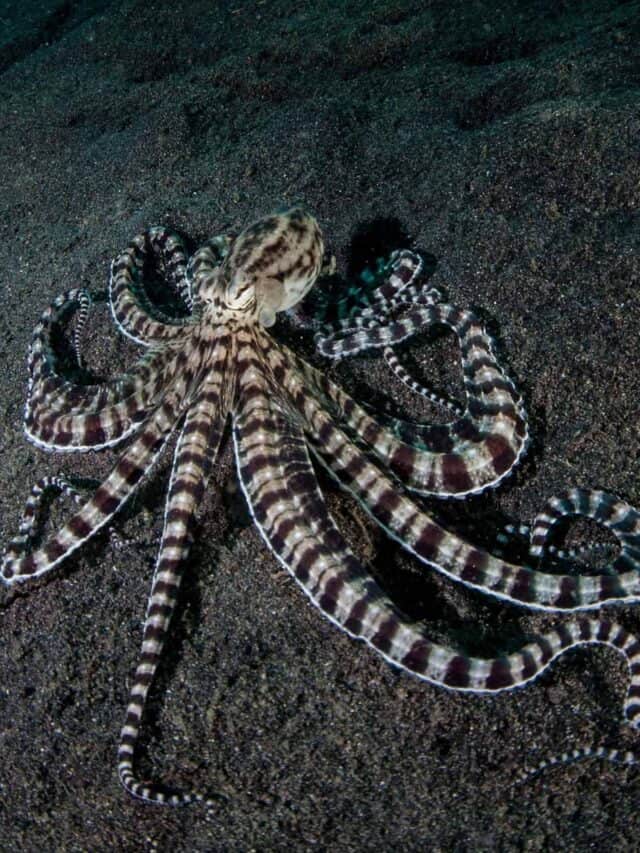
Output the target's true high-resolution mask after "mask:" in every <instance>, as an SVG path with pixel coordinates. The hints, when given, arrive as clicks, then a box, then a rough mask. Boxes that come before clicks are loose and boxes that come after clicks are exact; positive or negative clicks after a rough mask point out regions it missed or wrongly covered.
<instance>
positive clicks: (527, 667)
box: [233, 391, 640, 722]
mask: <svg viewBox="0 0 640 853" xmlns="http://www.w3.org/2000/svg"><path fill="white" fill-rule="evenodd" d="M257 432H258V433H260V434H262V435H264V436H269V438H268V439H267V440H265V439H263V440H261V441H257V440H256V433H257ZM233 435H234V446H235V453H236V460H237V468H238V476H239V478H240V482H241V484H242V488H243V491H244V493H245V495H246V497H247V501H248V503H249V506H250V509H251V513H252V516H253V519H254V521H255V523H256V525H257V527H258V529H259V530H260V533H261V534H262V536H263V538H264V540H265V542H266V543H267V545H268V546H269V547H270V549H271V550H272V551H273V553H274V554H275V556H276V557H277V558H278V560H279V561H280V562H281V563H282V565H283V566H284V567H285V568H286V569H287V570H288V571H289V572H290V573H291V574H292V575H293V577H294V578H295V579H296V581H297V582H298V583H299V584H300V585H301V586H302V588H303V589H304V591H305V593H306V594H307V596H308V597H309V598H310V600H311V601H312V602H313V604H315V605H316V607H318V608H319V609H320V610H321V611H322V613H323V614H324V615H325V616H326V617H327V618H329V619H330V620H331V621H332V622H333V623H334V624H336V625H337V626H338V627H340V628H342V629H343V630H344V631H346V632H347V633H349V634H350V635H351V636H353V637H355V638H359V639H362V640H364V641H365V642H366V643H367V644H368V645H369V646H370V647H372V648H373V649H374V650H375V651H376V652H378V653H379V654H381V655H382V656H383V657H385V658H386V659H387V660H388V661H389V662H390V663H392V664H394V665H395V666H397V667H400V668H401V669H404V670H407V671H409V672H411V673H412V674H414V675H417V676H418V677H419V678H421V679H424V680H425V681H429V682H431V683H433V684H436V685H438V686H443V687H447V688H450V689H452V690H460V691H468V692H477V693H484V692H499V691H503V690H509V689H512V688H515V687H518V686H520V685H523V684H526V683H527V682H529V681H531V680H532V679H533V678H535V677H536V676H537V675H539V674H540V673H541V672H543V671H544V670H545V669H546V668H547V667H548V666H549V665H550V664H551V662H552V661H553V660H555V658H557V657H558V656H559V655H561V654H563V653H564V652H565V651H567V650H568V649H570V648H573V647H575V646H579V645H583V644H586V643H603V644H606V645H608V646H611V647H613V648H615V649H616V650H617V651H618V652H620V653H621V654H622V655H623V656H625V658H626V660H627V662H628V664H629V667H630V669H632V672H633V674H632V676H631V685H630V687H629V694H628V697H627V702H626V705H625V709H626V712H627V717H628V718H629V719H630V721H632V722H636V721H638V719H639V715H640V709H638V708H637V707H636V705H635V704H634V700H633V696H634V695H635V693H636V692H637V690H638V687H639V686H640V672H639V673H636V672H635V667H633V668H632V663H633V662H635V661H637V660H638V659H639V658H640V644H639V643H638V642H637V641H636V640H635V638H634V637H633V636H632V635H630V634H628V633H627V632H626V631H625V630H624V629H623V628H621V627H620V626H619V625H616V624H615V623H611V622H608V621H606V620H599V619H591V618H586V617H585V618H580V619H574V620H573V621H569V622H567V623H564V624H561V625H560V626H558V627H557V628H556V629H554V630H551V631H549V632H548V633H546V634H542V635H540V636H537V637H533V638H532V639H531V640H530V641H529V642H528V643H527V644H526V645H524V646H523V647H522V648H521V649H520V650H519V651H517V652H514V653H512V654H508V655H506V654H505V655H500V656H498V657H495V658H478V657H471V656H468V655H466V654H464V653H463V652H460V651H458V650H454V649H452V648H447V647H445V646H443V645H440V644H438V643H435V642H433V641H431V640H430V639H429V637H428V636H427V634H426V632H425V630H424V628H423V627H422V626H421V625H420V624H416V623H411V622H409V621H407V620H406V619H404V618H403V617H402V615H401V614H400V612H399V611H398V609H397V608H396V607H395V606H394V605H393V603H392V602H391V601H390V599H389V598H388V597H387V596H386V594H385V593H384V592H383V591H382V589H381V588H380V587H379V585H378V584H377V583H376V582H375V580H373V578H372V577H371V576H370V574H369V573H368V572H367V570H366V569H365V568H364V567H363V566H362V565H361V564H360V562H359V561H358V560H357V558H356V557H355V556H354V554H353V553H352V552H351V550H350V549H349V547H348V545H347V544H346V542H345V541H344V538H343V537H342V534H341V533H340V531H339V529H338V527H337V526H336V524H335V522H334V520H333V518H332V517H331V515H330V513H329V512H328V510H327V507H326V504H325V501H324V498H323V495H322V493H321V491H320V488H319V486H318V483H317V479H316V475H315V472H314V469H313V466H312V464H311V461H310V458H309V454H308V451H307V446H306V439H305V436H304V433H303V432H302V430H301V429H300V428H299V427H298V426H297V425H296V424H295V422H294V421H293V420H292V419H291V417H290V416H287V414H286V413H285V412H284V411H283V410H282V409H281V408H280V407H279V406H278V405H277V404H276V403H274V401H273V397H272V396H270V395H269V393H268V392H267V391H265V393H264V395H263V396H262V397H260V398H259V397H257V396H256V395H254V396H253V397H252V399H251V403H250V405H249V406H245V407H244V408H243V407H241V408H240V409H239V411H238V412H237V414H236V416H235V418H234V429H233Z"/></svg>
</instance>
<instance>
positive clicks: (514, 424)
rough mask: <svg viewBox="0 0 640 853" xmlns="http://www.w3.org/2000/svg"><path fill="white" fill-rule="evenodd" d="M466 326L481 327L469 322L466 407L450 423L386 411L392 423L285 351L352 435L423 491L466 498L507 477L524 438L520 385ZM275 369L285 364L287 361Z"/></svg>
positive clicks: (521, 450)
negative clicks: (427, 422)
mask: <svg viewBox="0 0 640 853" xmlns="http://www.w3.org/2000/svg"><path fill="white" fill-rule="evenodd" d="M439 307H440V306H438V308H439ZM465 313H466V312H465ZM471 328H475V329H477V328H479V327H477V326H474V327H470V330H469V334H470V335H471V337H470V338H469V340H468V342H467V343H466V345H465V346H466V356H465V362H466V364H465V371H466V374H467V375H466V376H465V382H466V384H467V393H468V395H469V406H468V411H467V413H466V414H465V415H464V416H463V417H461V418H458V419H457V420H456V421H454V422H453V423H451V424H442V425H437V426H427V425H419V424H409V423H407V422H400V421H398V420H397V419H390V420H391V421H392V424H391V426H392V428H391V429H390V428H388V427H387V426H385V424H384V423H381V420H382V419H381V418H380V417H378V416H376V418H374V417H372V415H371V414H369V412H367V411H366V410H365V408H364V407H363V406H361V405H360V404H359V403H357V402H356V401H355V400H354V399H353V398H352V397H351V396H350V395H349V394H347V393H346V392H345V391H343V390H342V389H341V388H340V387H339V386H337V385H335V384H334V383H333V382H332V381H331V380H330V379H329V378H328V376H327V375H326V374H325V373H323V372H322V371H319V370H316V369H315V368H313V367H311V366H310V365H309V364H307V363H306V362H304V361H303V360H302V359H299V358H297V357H296V356H295V355H294V354H293V353H290V352H288V351H287V359H288V360H291V361H293V363H295V365H296V367H297V370H298V372H299V374H301V375H302V376H303V377H304V380H305V382H306V383H307V385H308V386H310V387H311V388H312V389H313V390H314V392H316V391H317V392H318V394H319V395H320V397H321V399H322V400H323V401H324V402H325V404H326V405H327V407H328V408H329V410H330V411H331V412H332V415H333V416H334V417H335V418H336V419H341V420H342V422H343V424H344V425H345V427H346V428H347V430H348V431H349V433H350V434H351V435H352V436H353V437H354V438H355V439H356V440H358V441H363V442H365V444H366V445H367V446H368V447H369V448H371V450H372V451H373V453H374V454H375V455H376V457H377V458H378V459H379V460H380V461H381V462H382V464H384V465H385V466H386V467H387V468H388V469H389V470H390V471H392V472H393V474H395V476H396V477H398V479H400V480H401V481H402V482H403V483H404V484H405V485H406V486H407V487H408V488H409V489H411V490H412V491H415V492H418V493H420V494H425V495H427V494H428V495H434V496H437V497H457V498H463V497H466V496H467V495H471V494H478V493H480V492H482V491H484V490H485V489H487V488H489V487H495V486H496V485H497V484H498V483H500V482H501V481H502V480H503V479H504V478H505V477H507V476H508V475H509V474H510V473H511V471H512V470H513V468H514V466H515V465H516V464H517V463H518V461H519V460H520V459H521V457H522V455H523V454H524V452H525V450H526V448H527V445H528V441H529V433H528V427H527V421H526V417H525V415H524V411H523V409H522V405H521V402H520V398H519V396H518V394H517V392H516V391H515V389H514V387H513V385H512V383H511V382H510V380H509V379H508V377H506V375H505V374H504V372H503V371H501V369H500V368H499V366H498V364H497V362H496V361H495V359H494V358H493V356H492V354H491V352H490V350H487V349H486V348H485V347H484V345H480V344H479V343H476V342H475V341H476V340H477V337H478V336H477V335H475V334H474V333H472V332H471ZM481 340H482V341H483V344H484V339H481ZM277 369H278V370H280V371H282V370H283V369H284V364H283V363H281V364H280V366H279V367H278V368H277ZM400 423H402V427H403V430H404V432H405V433H407V434H406V435H405V436H401V437H398V436H397V435H396V434H395V433H396V432H397V431H398V425H399V424H400Z"/></svg>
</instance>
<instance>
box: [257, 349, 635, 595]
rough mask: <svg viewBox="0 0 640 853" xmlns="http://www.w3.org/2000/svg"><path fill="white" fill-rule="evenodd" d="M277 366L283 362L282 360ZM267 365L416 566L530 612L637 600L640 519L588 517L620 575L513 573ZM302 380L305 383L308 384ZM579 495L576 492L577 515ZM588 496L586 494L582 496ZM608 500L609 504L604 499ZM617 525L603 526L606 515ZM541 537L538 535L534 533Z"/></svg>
mask: <svg viewBox="0 0 640 853" xmlns="http://www.w3.org/2000/svg"><path fill="white" fill-rule="evenodd" d="M279 357H280V358H282V356H281V355H280V356H279ZM276 359H277V356H276V355H274V356H273V358H272V362H273V363H272V371H273V372H274V375H275V376H276V377H277V378H278V379H280V377H282V382H283V386H284V388H285V389H286V391H287V392H288V395H289V399H290V405H292V406H293V407H294V408H295V409H296V410H297V411H298V412H299V414H300V415H301V416H302V417H303V418H304V429H305V433H306V436H307V441H308V442H309V444H310V446H311V447H312V448H313V449H314V450H315V451H316V452H317V454H318V455H319V457H320V458H321V460H322V462H323V463H324V464H325V465H326V466H327V468H328V469H329V470H330V471H331V472H332V473H333V474H334V475H335V476H336V478H337V479H338V480H339V482H340V483H341V484H342V485H343V486H344V487H345V488H346V489H348V490H349V491H350V492H352V493H353V494H354V496H355V497H356V498H357V499H358V500H359V502H360V503H361V505H362V506H363V507H364V509H365V510H366V511H367V512H368V513H369V514H370V515H371V516H372V517H373V518H374V519H375V520H376V521H377V522H378V524H379V525H380V526H382V527H383V528H384V529H385V530H386V532H387V533H388V534H389V535H390V536H391V537H392V538H394V539H396V540H397V541H398V542H400V543H401V544H402V545H403V547H405V548H406V549H407V550H409V551H411V552H412V553H413V554H415V555H416V556H417V557H418V558H419V559H421V560H422V561H424V562H426V563H428V564H429V565H430V566H432V567H433V568H435V569H437V570H438V571H440V572H442V573H443V574H445V575H447V576H449V577H451V578H452V579H454V580H458V581H461V582H462V583H464V584H466V585H468V586H471V587H474V588H477V589H480V590H481V591H483V592H485V593H487V594H489V595H492V596H495V597H497V598H502V599H506V600H509V601H513V602H514V603H518V604H521V605H525V606H527V607H531V608H535V609H545V610H576V609H586V608H596V607H599V606H600V605H601V603H602V602H605V601H635V600H638V598H640V573H639V569H640V561H639V560H638V559H637V557H638V554H637V550H636V543H637V539H638V535H639V533H640V514H639V513H638V512H637V510H635V509H634V508H633V507H631V506H630V505H628V504H626V503H625V502H623V501H620V500H619V499H616V498H611V499H610V500H607V501H605V500H604V498H601V499H599V502H598V503H599V505H600V506H602V507H603V509H602V512H601V513H598V512H594V513H593V514H592V515H591V516H590V517H592V518H594V520H596V521H598V522H599V523H602V524H607V525H608V526H609V527H610V528H611V529H612V530H613V532H614V533H616V535H617V536H618V538H619V541H620V544H621V553H620V556H619V557H618V558H617V560H616V562H615V563H614V567H618V566H619V567H620V568H621V569H623V571H621V573H620V574H617V573H614V572H608V573H603V574H601V575H580V574H575V575H555V574H549V573H546V572H544V571H542V570H536V569H534V568H531V567H529V566H523V565H516V564H512V563H509V562H507V561H505V560H503V559H502V558H500V557H497V556H494V555H492V554H490V553H488V552H487V551H484V550H483V549H481V548H477V547H475V546H473V545H472V544H471V543H469V542H467V541H465V540H464V539H461V538H460V537H459V536H457V535H455V534H453V533H451V532H450V531H447V530H445V529H444V528H443V527H441V526H440V525H439V524H438V523H436V521H435V520H434V519H433V518H432V517H431V516H429V515H428V514H427V513H425V512H424V511H423V510H422V509H421V508H420V507H419V506H418V505H417V504H416V503H415V502H414V501H412V500H411V498H409V496H408V495H406V494H404V493H403V490H402V489H401V488H399V484H398V482H397V480H396V479H395V478H394V477H393V476H392V474H391V473H386V472H385V470H384V469H381V468H380V467H379V465H378V464H376V463H375V461H373V460H371V459H370V458H368V457H367V455H366V453H364V452H363V451H362V450H361V449H360V448H359V447H358V446H356V444H355V443H354V442H353V441H351V440H350V439H349V437H348V436H347V434H346V433H345V432H343V431H342V430H341V429H339V428H338V427H337V426H336V425H335V422H334V419H333V417H332V416H331V414H330V413H328V412H327V411H326V410H325V409H324V408H323V407H322V405H321V404H320V403H318V402H317V400H316V399H315V398H314V397H313V396H312V395H310V394H308V393H307V391H306V390H305V382H304V379H303V378H302V377H301V376H300V375H298V376H296V374H295V373H294V372H293V371H291V370H289V371H287V372H286V375H282V373H281V371H279V370H278V364H277V363H276ZM305 378H306V377H305ZM580 494H581V493H579V490H575V492H574V495H575V496H576V510H575V514H580V513H579V508H580V501H579V500H577V498H578V496H579V495H580ZM585 494H587V495H588V494H589V493H585ZM607 497H609V496H607ZM605 507H608V509H607V512H608V513H609V515H610V516H611V517H612V518H613V517H615V519H616V521H617V524H616V523H615V522H614V521H611V522H608V521H607V517H606V516H605V514H604V513H605V510H604V508H605ZM536 529H538V528H536Z"/></svg>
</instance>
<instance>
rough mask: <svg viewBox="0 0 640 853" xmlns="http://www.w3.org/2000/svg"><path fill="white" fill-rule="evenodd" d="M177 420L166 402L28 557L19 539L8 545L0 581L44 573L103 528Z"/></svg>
mask: <svg viewBox="0 0 640 853" xmlns="http://www.w3.org/2000/svg"><path fill="white" fill-rule="evenodd" d="M178 417H179V407H178V406H177V404H173V403H171V402H170V401H169V400H168V399H167V400H165V402H164V403H163V404H162V405H161V406H159V407H158V409H157V410H156V411H155V412H154V413H153V414H152V415H151V416H150V417H149V419H148V421H147V423H146V424H145V425H144V428H143V430H142V432H141V433H140V435H139V436H138V437H137V438H136V440H135V441H134V442H133V444H132V445H131V447H130V448H129V449H128V450H127V451H126V452H125V453H124V454H123V455H122V457H121V458H120V460H119V461H118V463H117V464H116V465H115V467H114V468H113V470H112V471H111V473H110V474H109V476H108V477H107V479H106V480H105V481H104V482H103V483H102V485H101V486H99V488H98V489H97V490H96V491H95V492H94V494H93V496H92V497H91V498H90V499H89V500H88V501H87V502H86V503H85V504H84V505H83V506H82V507H81V508H80V509H79V510H78V511H77V512H76V513H75V514H74V515H73V516H72V517H71V518H70V519H69V521H68V522H67V523H66V524H65V525H64V526H63V527H61V528H60V530H58V532H57V533H55V534H54V535H53V536H51V537H50V538H49V539H48V540H47V541H46V542H45V543H44V544H43V545H42V546H41V547H40V548H38V549H37V550H36V551H33V552H30V553H27V552H25V542H24V540H23V538H22V537H19V538H18V539H16V540H14V541H13V542H11V543H10V544H9V546H8V548H7V550H6V552H5V554H4V556H3V558H2V567H1V569H0V579H2V580H3V581H4V582H5V583H6V584H13V583H16V582H23V581H27V580H29V579H31V578H34V577H38V576H39V575H42V574H44V573H45V572H48V571H49V570H50V569H53V568H54V567H55V566H57V565H58V564H59V563H60V562H62V560H64V559H65V558H66V557H67V556H68V555H69V554H71V553H72V552H73V551H75V550H76V549H77V548H79V547H80V546H81V545H82V544H83V543H84V542H86V541H87V539H89V538H90V537H91V536H93V535H94V533H96V532H97V531H98V530H100V529H101V528H102V527H104V525H105V524H106V523H107V522H108V521H109V519H110V518H112V517H113V516H114V515H115V513H116V512H117V511H118V510H119V509H120V507H121V506H122V505H123V504H124V502H125V501H126V500H127V498H128V497H129V496H130V495H131V494H132V493H133V491H134V490H135V489H136V487H137V486H138V485H139V483H140V481H141V480H142V478H143V477H144V476H145V475H146V474H147V473H148V472H149V470H150V469H151V466H152V465H153V463H154V461H155V460H156V458H157V457H158V454H159V453H160V451H161V450H162V448H163V447H164V446H165V444H166V442H167V440H168V438H169V436H170V434H171V432H172V429H173V426H174V424H175V422H176V420H177V418H178Z"/></svg>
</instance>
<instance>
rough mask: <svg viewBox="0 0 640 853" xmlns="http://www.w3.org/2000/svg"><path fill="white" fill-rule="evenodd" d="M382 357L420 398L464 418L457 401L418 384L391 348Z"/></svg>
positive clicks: (463, 411)
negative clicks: (424, 398)
mask: <svg viewBox="0 0 640 853" xmlns="http://www.w3.org/2000/svg"><path fill="white" fill-rule="evenodd" d="M382 355H383V357H384V360H385V361H386V362H387V364H388V366H389V368H390V369H391V371H392V372H393V373H395V375H396V376H397V377H398V379H399V380H400V381H401V382H402V383H403V385H406V386H407V388H410V389H411V390H412V391H413V392H414V393H416V394H418V395H419V396H420V397H426V398H427V399H428V400H431V402H432V403H435V404H436V405H438V406H442V407H443V408H444V409H448V410H449V411H450V412H451V413H452V414H453V415H455V416H456V417H458V418H461V417H463V416H464V413H465V410H464V409H463V408H462V406H460V405H459V404H458V403H456V401H455V400H451V399H450V398H449V397H445V396H444V395H443V394H439V393H438V392H437V391H435V390H434V389H433V388H430V387H429V386H427V385H423V384H422V383H421V382H418V381H417V380H416V379H414V378H413V376H411V374H410V373H409V371H408V370H407V368H406V367H405V366H404V365H403V364H402V363H401V361H400V359H399V358H398V356H397V355H396V353H395V352H394V351H393V350H392V349H391V347H385V348H384V349H383V350H382Z"/></svg>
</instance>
